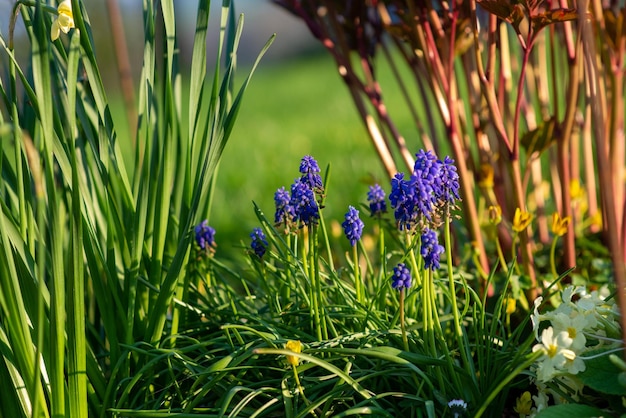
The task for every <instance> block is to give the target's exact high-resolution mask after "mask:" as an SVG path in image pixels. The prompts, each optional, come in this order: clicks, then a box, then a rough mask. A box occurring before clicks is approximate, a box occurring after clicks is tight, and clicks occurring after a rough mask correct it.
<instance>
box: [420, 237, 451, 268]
mask: <svg viewBox="0 0 626 418" xmlns="http://www.w3.org/2000/svg"><path fill="white" fill-rule="evenodd" d="M444 250H445V248H444V247H443V246H442V245H439V240H438V238H437V233H436V232H435V231H433V230H431V229H428V228H426V230H425V231H424V233H423V234H422V245H421V248H420V254H421V255H422V257H423V258H424V267H425V268H427V269H431V270H436V269H438V268H439V259H440V257H441V254H442V253H443V252H444Z"/></svg>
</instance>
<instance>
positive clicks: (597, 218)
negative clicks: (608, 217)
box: [589, 211, 602, 228]
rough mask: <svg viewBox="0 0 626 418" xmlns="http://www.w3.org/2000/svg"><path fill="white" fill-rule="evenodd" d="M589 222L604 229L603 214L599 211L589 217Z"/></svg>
mask: <svg viewBox="0 0 626 418" xmlns="http://www.w3.org/2000/svg"><path fill="white" fill-rule="evenodd" d="M589 222H590V223H591V225H593V226H596V227H598V228H602V212H601V211H597V212H596V213H594V214H593V215H591V216H590V217H589Z"/></svg>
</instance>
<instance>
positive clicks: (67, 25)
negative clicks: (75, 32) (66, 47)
mask: <svg viewBox="0 0 626 418" xmlns="http://www.w3.org/2000/svg"><path fill="white" fill-rule="evenodd" d="M57 11H58V12H59V16H57V18H56V19H55V20H54V22H52V28H51V29H50V38H52V40H53V41H56V40H57V39H58V38H59V35H60V34H61V31H63V33H68V32H69V31H70V29H71V28H73V27H74V15H73V14H72V2H71V1H70V0H63V1H62V2H61V3H60V4H59V7H57Z"/></svg>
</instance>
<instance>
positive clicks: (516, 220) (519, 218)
mask: <svg viewBox="0 0 626 418" xmlns="http://www.w3.org/2000/svg"><path fill="white" fill-rule="evenodd" d="M532 220H533V215H531V214H530V213H528V212H522V210H521V209H520V208H517V209H515V215H514V216H513V231H515V232H522V231H524V230H526V228H528V225H530V221H532Z"/></svg>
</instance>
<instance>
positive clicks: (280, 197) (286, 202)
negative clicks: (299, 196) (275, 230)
mask: <svg viewBox="0 0 626 418" xmlns="http://www.w3.org/2000/svg"><path fill="white" fill-rule="evenodd" d="M290 202H291V195H290V194H289V192H288V191H287V190H285V188H284V187H281V188H280V189H278V190H276V193H274V203H275V205H276V212H275V214H274V223H275V224H276V225H280V224H285V225H288V224H290V223H291V222H293V221H294V219H295V217H296V211H295V209H294V208H293V206H291V204H290Z"/></svg>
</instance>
